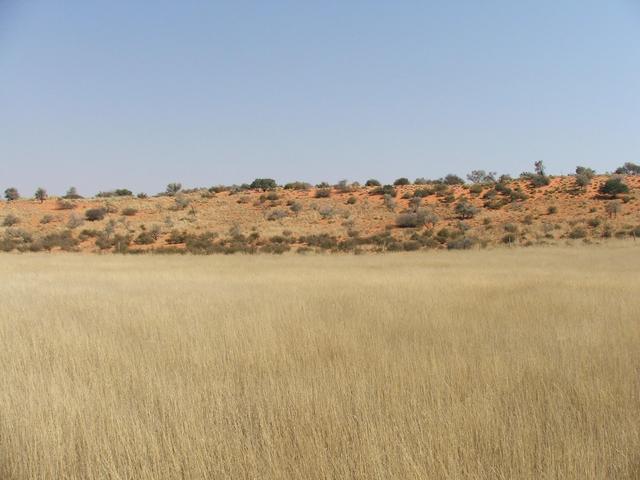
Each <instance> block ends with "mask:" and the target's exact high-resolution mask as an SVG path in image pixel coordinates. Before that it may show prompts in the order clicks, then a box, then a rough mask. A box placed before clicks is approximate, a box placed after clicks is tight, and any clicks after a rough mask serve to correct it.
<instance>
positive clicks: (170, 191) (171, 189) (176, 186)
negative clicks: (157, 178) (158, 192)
mask: <svg viewBox="0 0 640 480" xmlns="http://www.w3.org/2000/svg"><path fill="white" fill-rule="evenodd" d="M180 190H182V184H181V183H178V182H172V183H170V184H168V185H167V189H166V190H165V193H166V194H167V195H170V196H174V195H175V194H176V193H178V192H179V191H180Z"/></svg>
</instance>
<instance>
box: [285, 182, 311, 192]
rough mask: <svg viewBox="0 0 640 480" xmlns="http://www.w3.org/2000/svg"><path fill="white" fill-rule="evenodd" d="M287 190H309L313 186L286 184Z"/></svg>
mask: <svg viewBox="0 0 640 480" xmlns="http://www.w3.org/2000/svg"><path fill="white" fill-rule="evenodd" d="M284 188H285V190H309V189H310V188H311V184H310V183H307V182H290V183H287V184H285V186H284Z"/></svg>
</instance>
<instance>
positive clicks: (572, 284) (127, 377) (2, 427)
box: [0, 242, 640, 480]
mask: <svg viewBox="0 0 640 480" xmlns="http://www.w3.org/2000/svg"><path fill="white" fill-rule="evenodd" d="M639 254H640V249H639V248H638V247H637V246H635V244H634V243H633V242H620V243H616V244H611V245H608V246H606V247H605V246H584V247H572V248H563V247H556V248H539V247H536V248H531V249H499V250H491V249H487V250H479V251H450V252H446V251H444V252H429V253H399V254H387V255H362V256H341V255H333V256H323V255H311V256H300V255H284V256H279V257H272V256H230V257H226V256H224V257H223V256H214V257H195V256H180V257H167V256H153V255H149V256H133V257H132V256H117V255H109V256H95V255H82V254H75V255H68V254H60V255H45V254H24V255H15V254H14V255H6V254H5V255H0V274H1V278H2V283H0V299H1V302H0V345H1V346H2V348H1V349H0V478H1V479H3V480H22V479H56V480H57V479H83V480H91V479H174V478H184V479H205V478H206V479H218V478H229V479H245V478H246V479H249V478H251V479H351V478H358V479H418V478H420V479H580V480H584V479H637V478H640V325H639V321H640V295H638V292H640V275H638V271H639V270H640V255H639Z"/></svg>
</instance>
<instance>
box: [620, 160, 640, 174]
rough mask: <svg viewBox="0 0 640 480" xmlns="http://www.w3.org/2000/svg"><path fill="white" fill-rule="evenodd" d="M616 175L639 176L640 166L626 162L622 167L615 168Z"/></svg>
mask: <svg viewBox="0 0 640 480" xmlns="http://www.w3.org/2000/svg"><path fill="white" fill-rule="evenodd" d="M616 173H618V174H622V175H640V165H637V164H635V163H632V162H627V163H625V164H624V165H623V166H622V167H619V168H617V169H616Z"/></svg>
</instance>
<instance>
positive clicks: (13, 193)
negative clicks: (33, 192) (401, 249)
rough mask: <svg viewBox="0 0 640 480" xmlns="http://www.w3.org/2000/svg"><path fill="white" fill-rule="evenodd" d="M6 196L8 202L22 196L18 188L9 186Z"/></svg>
mask: <svg viewBox="0 0 640 480" xmlns="http://www.w3.org/2000/svg"><path fill="white" fill-rule="evenodd" d="M4 198H6V199H7V201H8V202H13V201H14V200H18V199H19V198H20V194H19V193H18V190H17V189H16V188H14V187H9V188H7V189H6V190H5V191H4Z"/></svg>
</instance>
